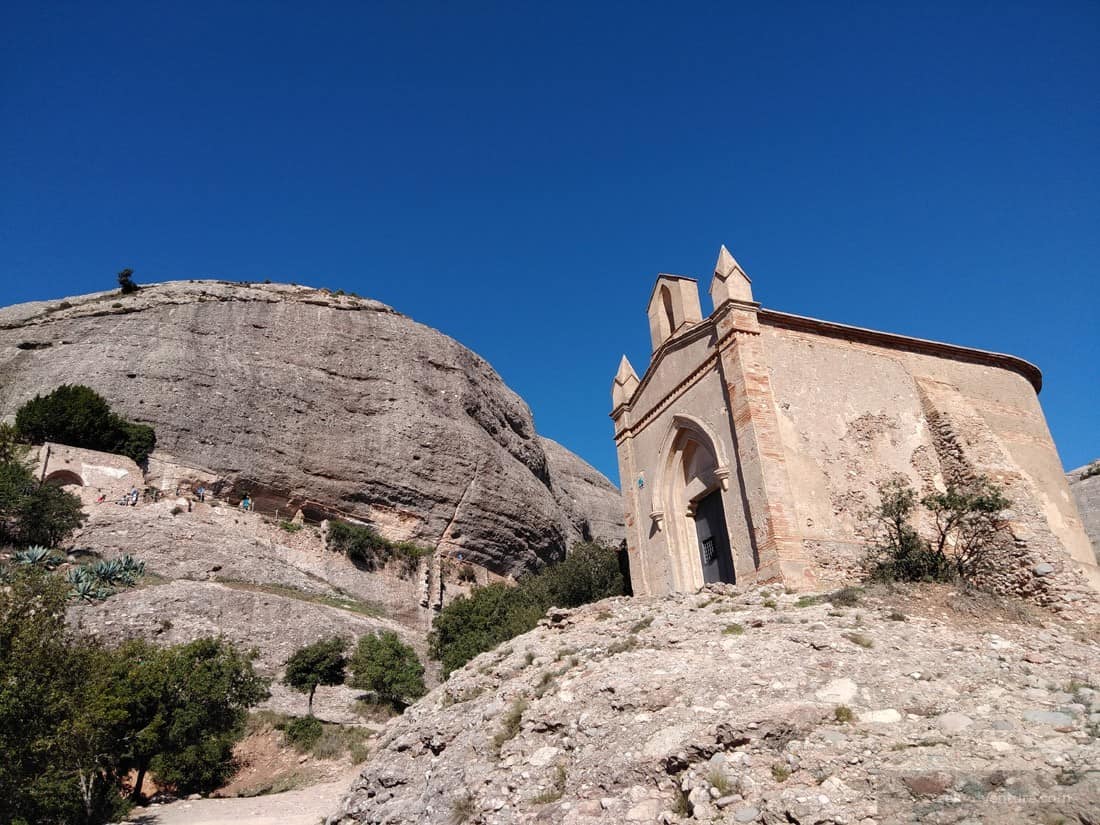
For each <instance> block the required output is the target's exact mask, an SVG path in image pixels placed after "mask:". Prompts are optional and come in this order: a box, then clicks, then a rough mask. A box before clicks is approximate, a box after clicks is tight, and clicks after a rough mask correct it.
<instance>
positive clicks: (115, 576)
mask: <svg viewBox="0 0 1100 825" xmlns="http://www.w3.org/2000/svg"><path fill="white" fill-rule="evenodd" d="M85 569H87V571H88V574H89V575H90V576H91V577H92V578H93V579H94V580H95V581H97V582H99V583H100V584H105V585H112V584H117V583H118V582H119V581H120V580H121V578H122V565H121V564H119V563H118V559H101V560H100V561H97V562H95V563H94V564H91V565H88V566H87V567H86V568H85Z"/></svg>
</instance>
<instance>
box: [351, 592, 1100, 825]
mask: <svg viewBox="0 0 1100 825" xmlns="http://www.w3.org/2000/svg"><path fill="white" fill-rule="evenodd" d="M1097 630H1098V628H1097V627H1095V626H1091V627H1090V626H1087V625H1084V624H1071V623H1069V622H1066V621H1064V620H1062V619H1057V618H1053V617H1052V616H1051V615H1050V614H1046V613H1039V612H1036V611H1034V609H1032V608H1027V607H1024V606H1020V605H1016V604H1015V603H1013V602H1010V601H1007V600H1003V599H1002V600H999V601H994V600H991V599H988V598H978V597H975V596H968V595H965V594H959V593H957V592H955V591H953V590H951V589H949V588H945V587H939V586H921V587H918V588H915V589H904V590H897V591H886V590H876V591H874V592H870V593H864V594H862V595H861V596H859V597H858V600H857V602H856V603H854V604H851V603H849V602H848V601H847V600H844V599H841V598H839V597H838V598H836V599H834V601H832V602H829V601H825V600H817V599H812V598H806V597H800V596H798V595H790V594H786V593H784V592H783V591H782V589H779V588H777V587H764V588H760V589H754V590H748V591H744V590H739V589H737V588H735V587H731V586H717V587H713V588H712V589H710V590H708V591H704V592H702V593H699V594H694V595H675V596H669V597H665V598H659V599H658V598H636V599H625V598H624V599H615V600H610V601H605V602H601V603H599V604H595V605H590V606H587V607H584V608H581V609H578V610H574V611H556V612H555V611H552V612H551V614H550V615H549V616H548V617H547V619H545V620H544V622H543V625H542V626H540V627H539V628H538V629H536V630H535V631H532V632H531V633H529V634H526V635H524V636H521V637H519V638H517V639H514V640H513V641H512V642H511V643H509V644H507V645H506V646H504V647H502V648H500V649H498V650H496V651H493V652H491V653H487V654H483V655H481V656H479V657H478V658H477V659H475V660H473V661H472V662H471V663H470V664H469V665H468V666H467V667H465V668H463V669H462V670H460V671H458V672H456V673H454V674H453V675H452V676H451V678H450V680H448V681H447V682H446V683H444V684H443V685H440V686H439V687H438V688H436V689H435V690H434V691H433V692H432V693H431V694H429V695H428V696H427V697H426V698H425V699H423V700H421V701H420V702H419V703H417V704H416V705H414V706H413V707H411V708H410V709H409V710H408V711H407V712H406V714H405V715H404V716H403V717H401V718H399V719H396V720H394V721H393V722H391V723H390V725H389V726H388V727H387V728H386V730H385V731H384V732H383V734H382V735H381V737H380V742H379V747H378V750H377V751H376V752H375V753H373V754H372V756H371V758H370V759H369V761H368V762H367V763H366V766H365V768H364V770H363V772H362V775H361V777H360V778H359V779H358V780H357V781H356V782H355V784H354V786H353V787H352V789H351V791H350V793H349V794H348V795H347V797H346V798H345V799H344V801H343V803H342V806H341V812H340V813H337V814H335V815H334V816H333V817H332V818H331V820H330V822H331V823H339V825H351V824H352V823H413V822H416V823H452V825H453V824H454V823H462V822H469V823H481V824H482V825H510V824H511V823H534V822H546V823H566V825H585V824H586V823H592V824H593V825H594V824H595V823H613V822H614V823H619V822H650V823H652V822H665V823H673V822H684V823H687V822H694V821H706V822H722V823H752V822H762V823H768V824H769V825H774V823H799V824H800V825H809V823H837V825H841V823H860V824H861V825H872V823H894V822H918V821H919V822H925V823H1006V825H1007V823H1013V825H1015V823H1022V822H1042V823H1047V825H1050V824H1051V823H1056V822H1062V823H1095V822H1097V821H1100V816H1098V812H1100V739H1098V737H1100V690H1098V688H1100V639H1098V633H1097Z"/></svg>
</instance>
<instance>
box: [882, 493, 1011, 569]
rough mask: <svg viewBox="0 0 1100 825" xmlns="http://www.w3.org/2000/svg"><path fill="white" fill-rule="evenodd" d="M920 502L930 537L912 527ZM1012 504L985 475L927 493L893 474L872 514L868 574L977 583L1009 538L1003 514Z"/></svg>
mask: <svg viewBox="0 0 1100 825" xmlns="http://www.w3.org/2000/svg"><path fill="white" fill-rule="evenodd" d="M918 505H920V506H921V507H923V508H924V509H925V511H927V513H928V514H930V515H931V517H932V519H931V520H932V522H933V524H934V533H935V535H934V537H933V538H932V539H931V540H929V539H926V538H925V537H923V536H922V535H921V534H920V533H919V532H918V531H917V530H916V528H914V527H913V524H912V522H913V520H914V518H915V517H916V515H917V513H918ZM1010 505H1011V502H1010V501H1009V500H1008V499H1007V498H1005V496H1004V495H1003V493H1002V491H1001V489H1000V487H999V486H997V485H996V484H994V483H993V482H992V481H990V480H989V479H988V478H985V477H984V476H980V477H978V478H976V479H973V480H970V481H968V482H966V483H961V484H956V483H950V484H948V485H947V489H946V490H945V491H944V492H942V493H940V492H936V493H931V494H929V495H926V496H924V497H923V498H918V496H917V492H916V491H915V490H914V489H913V488H912V487H910V486H909V483H908V482H907V481H906V480H905V478H903V477H900V476H899V477H895V478H892V479H889V480H888V481H886V482H884V483H883V484H881V485H879V504H878V506H877V507H875V508H874V509H873V510H872V511H871V513H870V515H869V517H870V523H871V530H872V532H873V535H874V540H875V543H874V548H873V549H872V551H871V552H870V554H869V556H868V558H867V560H866V562H865V567H866V568H867V574H868V578H871V579H876V580H880V581H961V582H963V583H964V584H977V583H979V581H980V579H981V578H982V576H983V575H984V574H985V573H987V572H988V571H989V570H990V568H991V566H992V565H993V561H994V555H995V552H996V550H997V548H998V546H999V545H1000V544H1001V542H1002V541H1003V540H1004V539H1005V537H1006V536H1005V532H1004V522H1003V520H1002V519H1001V515H1000V514H1001V513H1002V512H1003V511H1004V510H1006V509H1008V507H1009V506H1010Z"/></svg>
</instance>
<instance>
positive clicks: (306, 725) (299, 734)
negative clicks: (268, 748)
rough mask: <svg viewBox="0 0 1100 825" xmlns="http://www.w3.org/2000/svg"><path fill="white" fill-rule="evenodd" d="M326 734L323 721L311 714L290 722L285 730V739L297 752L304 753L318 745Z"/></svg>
mask: <svg viewBox="0 0 1100 825" xmlns="http://www.w3.org/2000/svg"><path fill="white" fill-rule="evenodd" d="M324 732H325V729H324V726H322V725H321V721H320V720H319V719H317V718H316V717H314V716H313V715H312V714H311V715H309V716H301V717H299V718H297V719H291V720H290V721H288V722H287V723H286V726H285V727H284V728H283V739H284V740H286V743H287V744H288V745H290V746H291V747H292V748H294V749H295V750H298V751H302V752H304V751H308V750H309V749H310V748H312V747H313V746H314V745H316V744H317V740H318V739H320V738H321V734H322V733H324Z"/></svg>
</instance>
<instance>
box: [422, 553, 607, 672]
mask: <svg viewBox="0 0 1100 825" xmlns="http://www.w3.org/2000/svg"><path fill="white" fill-rule="evenodd" d="M623 590H624V583H623V577H622V573H621V572H620V570H619V560H618V555H617V553H616V551H615V550H613V549H612V548H610V547H606V546H604V545H602V544H598V543H594V542H588V543H582V544H577V545H576V546H574V548H573V550H572V552H571V553H570V554H569V555H568V556H566V557H565V559H564V560H562V561H561V562H558V563H557V564H554V565H551V566H549V567H547V568H545V569H543V570H542V571H540V572H538V573H535V574H533V575H530V576H527V577H525V578H524V579H522V580H520V582H519V584H517V585H515V586H514V587H513V586H509V585H506V584H503V583H496V584H490V585H487V586H486V587H475V588H474V589H473V590H472V591H471V592H470V594H469V595H468V596H461V597H459V598H458V599H455V600H454V601H453V602H451V603H450V604H449V605H447V606H446V607H444V608H443V610H442V611H440V613H439V615H438V616H436V618H435V621H434V622H432V631H431V633H430V634H429V636H428V645H429V653H430V655H431V656H432V658H434V659H439V660H440V662H441V664H442V669H443V674H444V676H446V675H447V674H449V673H450V672H451V671H452V670H455V669H456V668H459V667H462V665H464V664H466V662H468V661H470V659H472V658H474V657H475V656H477V655H478V654H479V653H484V652H485V651H486V650H492V649H493V648H494V647H496V646H497V645H499V644H501V643H502V642H505V641H507V640H508V639H511V638H513V637H515V636H518V635H520V634H521V633H526V632H527V631H528V630H531V629H532V628H534V627H535V625H536V624H538V621H539V619H540V618H542V616H543V615H544V614H545V613H546V611H547V609H549V608H550V607H579V606H580V605H582V604H587V603H588V602H594V601H599V600H600V599H606V598H609V597H611V596H621V595H622V594H623Z"/></svg>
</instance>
